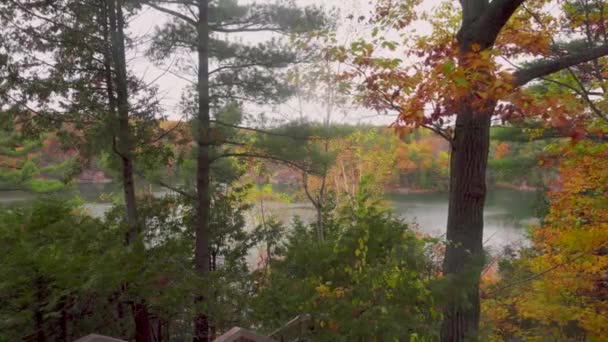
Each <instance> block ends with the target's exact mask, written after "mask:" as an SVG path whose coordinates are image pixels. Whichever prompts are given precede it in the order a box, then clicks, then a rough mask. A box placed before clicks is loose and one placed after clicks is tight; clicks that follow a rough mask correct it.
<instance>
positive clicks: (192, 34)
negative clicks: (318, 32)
mask: <svg viewBox="0 0 608 342" xmlns="http://www.w3.org/2000/svg"><path fill="white" fill-rule="evenodd" d="M147 3H148V4H149V5H150V6H151V7H153V8H155V9H157V10H159V11H161V12H164V13H167V14H169V15H171V16H172V17H173V18H175V19H177V22H175V23H171V24H169V25H167V26H165V27H164V28H162V29H161V30H160V31H159V32H157V37H158V39H157V40H156V41H155V43H154V44H153V47H152V49H151V53H152V54H153V55H155V56H156V57H157V58H159V59H161V60H162V59H164V58H166V57H167V56H169V55H171V54H174V53H176V52H180V51H179V50H182V52H183V51H185V52H186V53H189V52H195V53H196V55H197V63H195V65H194V66H192V65H189V66H188V68H190V69H189V70H197V78H196V81H195V82H193V84H194V91H193V93H192V95H193V97H192V98H191V99H190V101H191V103H192V104H193V105H194V106H193V109H194V110H193V113H195V114H194V117H195V118H196V120H197V121H196V123H197V133H196V136H195V137H196V140H197V151H198V152H197V186H196V188H197V212H196V217H197V225H196V227H197V228H196V241H197V242H196V244H195V249H194V250H195V264H196V269H197V271H198V272H199V273H200V275H201V276H202V277H207V276H208V274H209V271H210V263H209V260H210V258H209V257H210V250H209V245H210V236H211V235H210V234H211V232H210V230H209V218H210V206H211V188H210V166H211V163H212V162H213V161H214V159H213V155H212V153H213V149H214V147H215V146H217V145H222V144H225V143H226V142H225V141H223V140H222V138H223V137H217V136H215V134H216V133H217V132H216V131H214V130H213V129H212V125H211V124H212V113H213V111H217V110H218V109H221V108H222V107H225V106H227V105H229V104H231V103H232V102H236V103H238V102H239V101H242V100H251V101H253V102H257V103H268V102H272V101H276V100H280V99H283V98H285V96H286V95H289V89H287V88H285V87H284V86H283V85H282V84H281V82H280V79H279V78H278V77H277V76H278V75H279V74H278V72H277V71H280V69H281V68H284V67H285V66H287V65H288V64H289V63H293V62H295V61H297V60H298V56H297V55H296V54H294V52H293V51H291V50H290V49H289V48H287V47H286V46H285V45H284V44H283V43H281V42H280V41H279V40H276V39H271V40H269V41H267V42H264V43H260V44H258V45H253V46H249V45H247V44H242V43H239V42H237V41H233V40H230V39H223V38H222V37H218V36H217V34H236V33H243V32H282V33H292V32H295V33H298V32H299V33H302V32H306V31H308V30H310V29H311V28H317V27H319V26H320V25H321V24H323V22H324V18H323V16H321V15H320V12H319V10H317V9H313V8H310V9H307V10H301V9H297V8H294V7H293V6H292V4H290V3H286V4H280V3H278V4H268V5H256V4H254V5H239V4H238V3H237V2H236V1H232V0H231V1H217V2H216V1H208V0H198V1H195V2H192V1H177V2H175V1H168V2H164V1H148V2H147ZM163 6H165V7H163ZM176 7H177V8H176ZM176 48H177V49H176ZM210 61H211V62H216V63H217V65H216V66H215V68H214V69H210ZM192 67H195V68H192ZM216 123H217V124H219V125H220V126H221V125H222V122H217V121H216ZM228 126H230V124H228ZM201 299H202V298H199V300H201ZM208 315H209V313H201V315H200V316H199V318H198V319H197V320H196V324H195V325H196V328H195V335H196V338H195V340H196V341H208V340H209V324H210V323H209V317H208Z"/></svg>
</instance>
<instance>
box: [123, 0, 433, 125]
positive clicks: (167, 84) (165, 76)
mask: <svg viewBox="0 0 608 342" xmlns="http://www.w3.org/2000/svg"><path fill="white" fill-rule="evenodd" d="M264 1H267V0H261V1H258V2H264ZM241 2H242V3H246V2H250V1H246V0H241ZM295 2H296V4H297V5H298V6H307V5H317V6H323V7H324V8H336V9H338V10H339V13H340V14H339V15H340V18H339V19H338V25H339V28H338V39H339V40H340V41H348V40H349V39H352V38H353V37H355V36H360V35H364V36H365V35H368V34H369V32H370V31H369V30H368V28H366V27H365V26H364V25H361V24H357V23H356V21H350V20H348V19H346V17H347V16H349V15H353V16H354V17H355V18H357V17H358V16H360V15H365V16H368V15H369V14H370V13H371V11H372V9H373V7H374V3H375V0H325V1H323V0H295ZM437 3H439V0H425V2H424V4H423V7H424V8H431V7H433V6H434V5H436V4H437ZM168 20H178V19H173V18H171V17H169V16H168V15H165V14H163V13H160V12H158V11H156V10H154V9H151V8H148V7H146V8H144V9H143V10H142V11H141V12H140V13H138V14H137V16H136V17H134V18H132V19H131V21H130V31H131V33H132V34H134V35H135V36H146V35H149V34H152V33H153V32H154V30H155V28H156V27H160V26H162V25H163V24H164V23H166V22H167V21H168ZM271 36H272V34H270V33H256V34H249V35H247V36H243V37H242V39H243V40H245V41H247V40H250V41H256V40H264V39H267V38H269V37H271ZM144 50H145V47H144V46H141V47H139V48H136V49H134V50H133V51H131V52H130V56H129V58H130V65H131V70H132V71H133V72H134V73H135V75H136V76H138V77H141V78H143V79H144V81H146V83H154V84H156V85H157V86H158V87H159V90H160V96H161V101H160V102H161V106H162V107H163V110H164V111H165V112H166V113H168V114H169V117H170V118H171V119H173V120H177V119H179V118H180V117H181V116H182V114H181V109H180V99H181V96H182V92H183V90H184V89H185V87H186V86H187V85H188V84H189V83H190V82H188V81H187V80H185V79H184V78H187V79H192V80H194V79H195V75H184V74H179V77H178V76H176V75H175V74H173V73H174V72H177V70H176V68H175V66H172V67H170V68H169V71H167V68H166V67H159V66H156V65H154V64H153V63H151V62H150V61H149V60H148V59H147V58H146V56H145V55H144ZM295 107H297V105H295V104H294V101H290V102H289V103H287V104H285V105H282V106H280V107H279V108H259V107H255V108H254V109H253V110H257V111H258V112H261V111H263V112H265V113H266V114H267V115H268V116H269V117H274V118H277V119H295V118H297V117H298V116H299V114H296V110H295ZM304 108H305V109H304V110H305V111H306V112H307V117H308V118H309V120H315V121H317V120H320V119H321V114H320V113H322V112H323V110H322V107H320V106H318V105H316V104H314V103H308V104H306V105H305V107H304ZM247 110H248V111H250V110H251V108H248V109H247ZM393 119H394V117H393V116H392V115H391V116H377V115H376V113H371V112H369V111H368V110H365V109H349V110H345V111H343V113H341V114H339V115H338V114H336V115H334V118H333V120H332V121H339V122H340V121H341V122H350V123H357V122H366V123H374V124H389V123H390V122H392V120H393Z"/></svg>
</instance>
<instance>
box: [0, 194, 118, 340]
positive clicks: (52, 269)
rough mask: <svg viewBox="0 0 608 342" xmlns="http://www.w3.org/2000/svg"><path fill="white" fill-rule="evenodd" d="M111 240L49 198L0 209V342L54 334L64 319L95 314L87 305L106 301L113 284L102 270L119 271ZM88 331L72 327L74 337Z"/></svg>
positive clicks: (101, 227)
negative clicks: (38, 331)
mask: <svg viewBox="0 0 608 342" xmlns="http://www.w3.org/2000/svg"><path fill="white" fill-rule="evenodd" d="M116 236H117V235H116V234H114V233H113V232H112V231H111V230H110V229H108V228H106V227H104V225H103V224H102V223H101V221H99V220H96V219H93V218H90V217H88V216H86V215H82V214H80V213H78V212H77V208H76V207H75V206H74V205H73V204H71V203H70V202H64V201H60V200H58V199H54V198H45V199H40V200H36V201H34V202H32V203H28V204H25V205H20V206H12V207H7V208H2V209H1V210H0V243H1V244H2V246H4V248H5V249H6V250H5V252H4V253H2V255H1V256H0V272H2V275H3V276H2V278H1V279H0V340H6V341H15V340H21V339H28V338H31V336H35V333H36V329H43V330H48V331H51V330H55V329H51V328H52V327H59V326H60V323H61V322H60V320H61V319H62V317H64V316H65V315H70V316H71V317H74V319H75V320H80V319H82V318H83V317H87V316H95V315H96V314H100V312H99V311H94V312H90V311H89V310H91V307H90V305H97V300H98V299H99V298H104V296H107V297H106V298H109V297H110V295H111V291H113V290H115V289H116V288H117V286H118V283H117V282H116V281H115V278H114V279H113V277H108V273H105V272H104V271H107V270H112V271H113V273H116V272H118V270H120V268H119V267H118V266H119V264H117V263H116V262H117V260H116V259H115V258H114V257H115V256H116V254H115V253H116V246H119V245H120V243H119V241H118V240H117V239H116ZM112 280H114V281H112ZM100 305H104V304H103V303H101V304H100ZM97 318H98V319H101V318H100V317H99V316H98V317H97ZM90 328H92V325H88V324H83V325H75V326H74V327H73V329H74V333H79V332H80V333H83V332H85V331H86V329H90ZM57 330H58V329H57ZM57 333H59V332H57Z"/></svg>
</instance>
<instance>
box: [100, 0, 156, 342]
mask: <svg viewBox="0 0 608 342" xmlns="http://www.w3.org/2000/svg"><path fill="white" fill-rule="evenodd" d="M106 3H107V15H108V21H109V26H110V27H109V28H110V36H111V44H110V50H111V51H110V52H111V61H112V62H113V65H114V70H113V71H114V73H112V69H111V67H109V68H108V65H110V66H111V64H110V63H106V64H107V65H106V68H107V69H109V70H108V71H109V72H108V71H107V74H108V75H109V77H108V79H107V83H108V95H109V104H110V110H111V111H112V112H113V113H114V117H116V118H117V119H118V120H117V121H118V129H117V133H118V143H119V144H118V146H115V149H116V152H117V153H118V154H119V156H120V158H121V162H122V182H123V194H124V199H125V211H126V221H127V229H128V230H127V234H126V236H125V244H126V245H127V246H129V245H131V244H133V242H134V241H135V238H136V236H137V234H138V232H139V229H138V222H137V204H136V201H135V181H134V176H133V155H132V151H133V145H132V142H131V128H130V127H129V98H128V96H129V95H128V79H127V61H126V55H125V36H124V16H123V12H122V1H121V0H107V2H106ZM105 30H106V31H107V28H105ZM106 55H108V56H107V57H106V58H109V54H108V53H107V54H106ZM112 75H114V78H112ZM112 81H114V82H112ZM114 84H115V85H116V95H114V90H113V85H114ZM133 319H134V321H135V340H136V341H137V342H148V341H151V340H152V337H151V333H150V318H149V315H148V309H147V307H146V304H145V303H144V302H136V303H134V304H133Z"/></svg>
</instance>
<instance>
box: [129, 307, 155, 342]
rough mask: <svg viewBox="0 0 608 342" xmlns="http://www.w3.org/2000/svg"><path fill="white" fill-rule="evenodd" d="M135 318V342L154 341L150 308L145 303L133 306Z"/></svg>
mask: <svg viewBox="0 0 608 342" xmlns="http://www.w3.org/2000/svg"><path fill="white" fill-rule="evenodd" d="M133 318H134V320H135V341H136V342H148V341H152V338H151V334H150V332H151V329H152V327H151V325H150V315H149V314H148V307H147V305H146V304H145V303H144V302H139V303H135V304H133Z"/></svg>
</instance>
